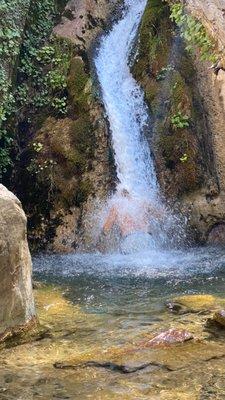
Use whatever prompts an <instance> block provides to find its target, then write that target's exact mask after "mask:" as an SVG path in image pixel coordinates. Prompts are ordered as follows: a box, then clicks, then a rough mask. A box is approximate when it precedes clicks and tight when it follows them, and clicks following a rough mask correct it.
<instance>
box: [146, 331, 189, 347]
mask: <svg viewBox="0 0 225 400" xmlns="http://www.w3.org/2000/svg"><path fill="white" fill-rule="evenodd" d="M191 339H193V335H192V334H191V333H190V332H187V331H185V330H184V329H169V330H168V331H166V332H163V333H160V334H159V335H157V336H155V337H154V338H153V339H151V340H149V341H147V342H142V344H143V347H154V346H161V345H165V346H169V345H172V344H176V343H184V342H187V341H188V340H191Z"/></svg>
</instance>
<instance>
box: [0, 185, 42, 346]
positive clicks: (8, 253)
mask: <svg viewBox="0 0 225 400" xmlns="http://www.w3.org/2000/svg"><path fill="white" fill-rule="evenodd" d="M26 225H27V220H26V216H25V214H24V212H23V209H22V206H21V203H20V201H19V200H18V199H17V197H16V196H14V194H13V193H11V192H9V191H8V190H7V189H6V188H5V187H4V186H3V185H0V341H1V340H2V341H3V340H5V339H7V338H9V337H10V336H11V335H12V333H15V332H17V331H20V330H21V329H22V330H23V329H24V327H25V326H27V327H28V325H29V324H30V325H32V324H33V323H35V307H34V299H33V293H32V283H31V269H32V264H31V257H30V252H29V248H28V243H27V236H26Z"/></svg>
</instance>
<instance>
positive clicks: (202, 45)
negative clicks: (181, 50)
mask: <svg viewBox="0 0 225 400" xmlns="http://www.w3.org/2000/svg"><path fill="white" fill-rule="evenodd" d="M170 18H171V20H172V21H174V22H175V23H176V24H177V25H178V26H179V28H180V31H181V36H182V37H183V38H184V39H185V41H186V43H187V47H186V50H188V51H189V52H193V51H194V49H195V48H196V47H197V48H198V49H199V51H200V54H201V60H203V61H204V60H208V61H211V62H216V61H217V60H218V54H216V50H215V43H214V42H213V40H212V39H211V38H210V36H209V35H208V33H207V31H206V29H205V27H204V26H203V24H202V23H201V22H200V21H198V20H197V19H196V18H194V17H193V16H191V15H188V14H186V13H185V10H184V6H183V5H182V4H181V3H176V4H173V5H172V6H171V16H170Z"/></svg>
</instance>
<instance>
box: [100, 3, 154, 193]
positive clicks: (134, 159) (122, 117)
mask: <svg viewBox="0 0 225 400" xmlns="http://www.w3.org/2000/svg"><path fill="white" fill-rule="evenodd" d="M125 5H126V9H125V11H124V15H123V18H122V19H121V20H120V21H119V22H118V23H116V24H115V25H114V27H113V29H112V30H111V32H110V33H109V34H108V35H107V36H105V37H103V38H102V41H101V46H100V49H99V52H98V55H97V57H96V59H95V65H96V69H97V74H98V78H99V82H100V85H101V89H102V96H103V101H104V104H105V109H106V112H107V115H108V119H109V123H110V129H111V133H112V143H113V148H114V152H115V162H116V168H117V176H118V179H119V182H120V183H119V186H121V187H123V188H126V189H128V190H129V192H130V193H134V194H137V195H138V196H140V195H142V196H144V197H147V196H148V197H150V198H152V197H154V196H155V194H156V192H157V180H156V176H155V171H154V166H153V162H152V159H151V156H150V151H149V146H148V143H147V141H146V139H145V138H144V134H143V130H144V128H145V127H146V126H147V124H148V112H147V109H146V105H145V102H144V94H143V92H142V90H141V89H140V87H139V86H138V85H137V83H136V81H135V80H134V78H133V77H132V75H131V72H130V68H129V56H130V53H131V50H132V46H133V44H134V40H135V39H136V35H137V31H138V27H139V24H140V20H141V17H142V14H143V12H144V9H145V6H146V0H126V1H125Z"/></svg>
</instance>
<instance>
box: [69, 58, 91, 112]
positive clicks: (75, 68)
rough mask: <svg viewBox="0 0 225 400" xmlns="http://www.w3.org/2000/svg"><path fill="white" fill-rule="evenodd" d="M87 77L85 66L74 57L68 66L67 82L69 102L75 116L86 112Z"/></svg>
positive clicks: (79, 59)
mask: <svg viewBox="0 0 225 400" xmlns="http://www.w3.org/2000/svg"><path fill="white" fill-rule="evenodd" d="M88 80H89V75H88V74H87V73H86V72H85V65H84V63H83V61H82V59H81V58H80V57H74V58H73V59H72V61H71V64H70V70H69V74H68V80H67V89H68V94H69V102H70V103H71V105H72V106H73V107H74V109H75V111H76V113H77V115H80V114H82V113H83V112H85V111H88V108H89V107H88V99H89V97H90V93H88V91H86V90H85V89H86V85H87V83H88Z"/></svg>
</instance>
